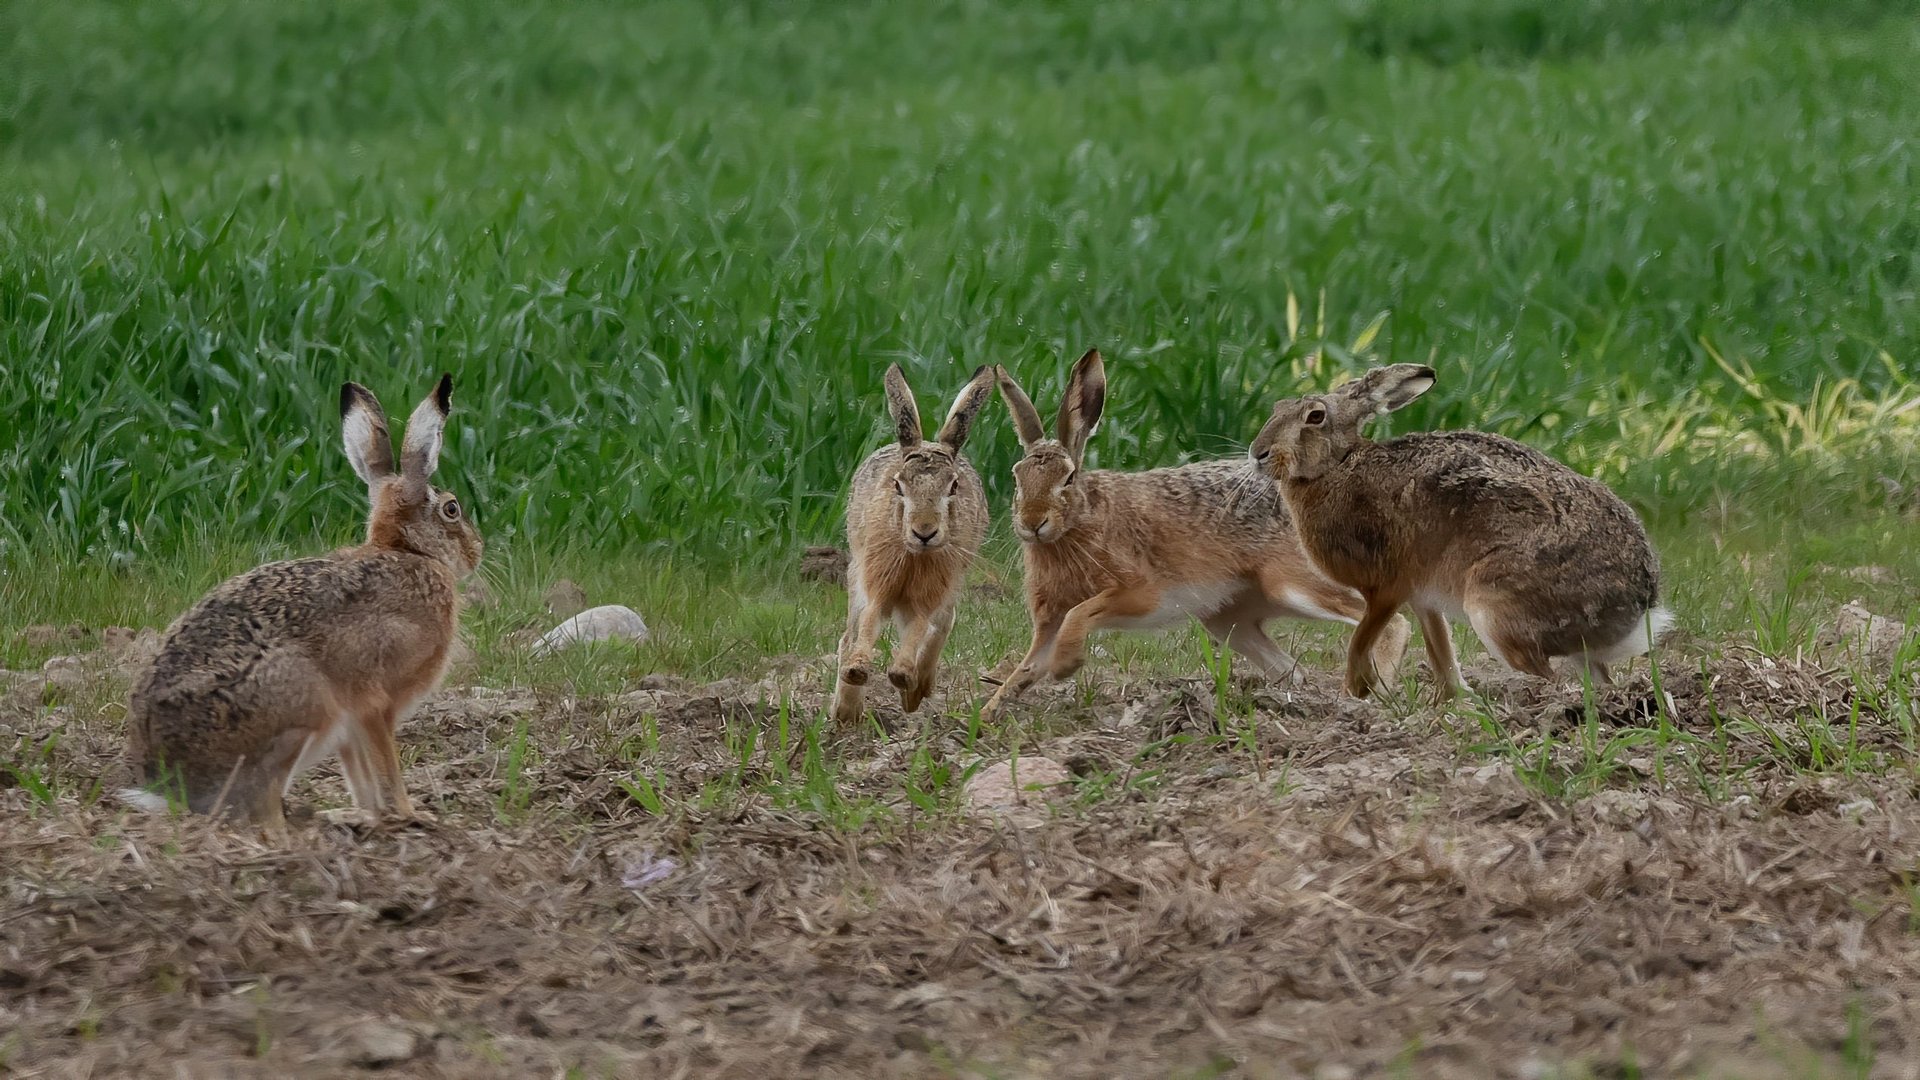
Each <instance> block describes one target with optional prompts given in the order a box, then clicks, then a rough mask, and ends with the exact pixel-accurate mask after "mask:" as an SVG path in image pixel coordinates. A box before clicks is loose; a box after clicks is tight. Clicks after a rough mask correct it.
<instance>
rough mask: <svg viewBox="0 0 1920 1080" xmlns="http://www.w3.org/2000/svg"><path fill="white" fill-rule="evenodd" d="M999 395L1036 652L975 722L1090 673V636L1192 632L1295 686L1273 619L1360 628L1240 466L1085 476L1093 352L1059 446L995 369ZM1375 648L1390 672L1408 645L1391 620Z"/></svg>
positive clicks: (1064, 414) (1345, 596)
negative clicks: (1186, 626)
mask: <svg viewBox="0 0 1920 1080" xmlns="http://www.w3.org/2000/svg"><path fill="white" fill-rule="evenodd" d="M999 375H1000V396H1001V398H1002V399H1003V400H1005V401H1006V403H1007V409H1008V411H1009V412H1011V413H1012V414H1013V426H1014V431H1015V432H1016V433H1017V434H1018V435H1019V436H1020V443H1021V445H1022V446H1023V447H1024V448H1025V449H1026V456H1025V457H1023V458H1021V460H1020V461H1019V463H1018V464H1016V465H1015V466H1014V467H1013V479H1014V486H1015V492H1014V516H1013V531H1014V533H1015V534H1017V535H1018V536H1019V537H1020V548H1021V552H1022V555H1023V556H1024V558H1025V561H1026V585H1027V609H1028V613H1029V614H1030V615H1031V616H1032V617H1033V644H1032V645H1031V646H1030V647H1029V648H1028V649H1027V655H1026V658H1025V659H1023V660H1021V661H1020V665H1019V666H1018V667H1017V668H1015V669H1014V671H1013V673H1012V674H1011V675H1010V676H1008V678H1007V679H1006V680H1005V681H1004V682H1003V683H1002V684H1001V686H1000V689H999V690H998V691H997V692H996V693H995V694H994V695H993V698H992V700H990V701H989V702H988V703H987V707H986V710H985V711H984V712H983V714H982V715H984V716H988V717H992V716H996V715H998V714H999V713H1000V712H1001V711H1002V710H1003V709H1004V708H1005V707H1006V705H1007V703H1008V701H1010V700H1011V699H1012V698H1013V697H1014V696H1015V695H1017V694H1019V693H1020V692H1021V691H1023V690H1025V689H1026V688H1027V687H1029V686H1031V685H1033V684H1034V683H1035V682H1037V681H1038V680H1039V679H1040V678H1041V677H1042V676H1043V675H1051V676H1053V677H1054V678H1060V679H1064V678H1067V677H1068V676H1071V675H1072V674H1073V673H1074V672H1075V671H1078V670H1079V669H1080V667H1081V665H1082V664H1084V663H1085V662H1086V648H1087V635H1089V634H1091V633H1093V632H1094V631H1095V630H1099V629H1102V628H1104V627H1115V628H1123V629H1143V628H1153V627H1162V626H1171V625H1176V624H1178V623H1180V622H1183V621H1185V620H1186V619H1188V618H1195V619H1198V620H1200V624H1201V626H1203V627H1205V628H1206V631H1207V633H1208V635H1209V636H1211V637H1212V638H1213V639H1214V640H1215V641H1219V642H1224V643H1225V644H1227V645H1228V646H1230V647H1231V648H1232V649H1233V650H1234V651H1235V652H1237V653H1240V654H1241V655H1243V656H1245V657H1247V658H1248V659H1249V660H1251V661H1253V662H1254V663H1255V664H1256V665H1258V666H1259V668H1260V669H1261V671H1262V672H1263V673H1264V674H1266V675H1267V677H1269V678H1275V679H1280V678H1286V679H1293V678H1297V677H1298V669H1297V666H1296V664H1295V661H1294V659H1293V657H1291V656H1289V655H1287V653H1286V652H1285V651H1283V650H1282V649H1281V648H1280V646H1278V645H1276V644H1274V641H1273V639H1272V638H1270V637H1268V636H1267V633H1266V631H1265V630H1264V629H1263V624H1264V623H1265V622H1266V621H1267V620H1269V619H1274V618H1294V619H1321V620H1331V621H1336V622H1344V623H1348V624H1353V623H1357V622H1359V621H1360V617H1361V616H1362V615H1364V614H1365V613H1366V606H1365V605H1364V604H1363V603H1362V602H1361V599H1360V594H1359V593H1357V592H1354V591H1353V590H1352V589H1350V588H1348V587H1346V586H1344V585H1338V584H1335V583H1334V582H1333V581H1331V580H1329V579H1328V578H1327V577H1326V575H1324V574H1322V573H1321V572H1320V571H1319V570H1317V569H1315V568H1314V566H1313V564H1312V563H1311V562H1310V561H1308V559H1307V557H1306V555H1305V554H1304V553H1303V552H1302V551H1301V550H1300V543H1299V541H1298V540H1297V539H1296V538H1295V536H1294V532H1293V523H1292V522H1291V521H1290V520H1289V519H1288V516H1287V507H1286V504H1285V503H1284V502H1283V501H1282V500H1281V498H1280V491H1279V488H1278V487H1277V486H1276V485H1275V484H1274V483H1273V481H1272V480H1270V479H1269V478H1268V477H1267V476H1266V474H1265V473H1263V472H1261V471H1260V470H1258V469H1256V468H1254V467H1252V466H1251V465H1250V464H1249V463H1248V462H1246V461H1244V460H1225V461H1202V462H1196V463H1194V464H1191V465H1181V466H1178V467H1176V468H1171V469H1154V470H1152V471H1149V472H1138V473H1128V472H1110V471H1107V470H1104V469H1083V468H1082V467H1081V460H1082V458H1083V457H1084V456H1085V454H1086V449H1087V440H1088V439H1089V438H1091V437H1092V435H1093V430H1094V427H1095V426H1096V425H1097V424H1099V422H1100V416H1101V413H1102V411H1103V410H1104V409H1105V407H1106V395H1107V375H1106V366H1105V364H1104V363H1103V362H1102V360H1101V359H1100V353H1099V351H1098V350H1094V351H1090V352H1088V353H1087V354H1086V355H1085V356H1082V357H1081V358H1080V361H1079V363H1077V364H1075V365H1074V367H1073V374H1072V376H1071V378H1070V379H1069V381H1068V383H1067V394H1066V400H1065V401H1064V402H1063V403H1062V404H1061V407H1060V418H1059V423H1058V425H1057V426H1056V428H1055V432H1056V436H1057V437H1056V438H1051V439H1050V438H1048V437H1047V433H1046V428H1045V427H1044V426H1043V425H1042V423H1041V420H1040V413H1039V412H1038V411H1037V410H1036V409H1035V408H1034V407H1033V402H1032V401H1031V400H1030V399H1029V398H1028V397H1027V395H1026V392H1025V391H1023V390H1021V389H1020V386H1019V384H1018V383H1016V382H1014V380H1013V377H1012V376H1011V375H1008V374H1007V373H1006V371H1005V370H1004V369H1003V370H1001V371H1000V373H999ZM1384 629H1385V630H1387V633H1386V634H1385V635H1384V636H1379V640H1378V648H1377V651H1376V656H1377V658H1378V660H1379V663H1380V665H1381V666H1382V667H1385V668H1387V669H1389V670H1391V669H1395V668H1397V667H1398V666H1399V663H1400V656H1401V653H1402V651H1403V650H1404V649H1405V648H1406V644H1407V637H1408V636H1409V635H1410V633H1411V629H1410V628H1409V627H1408V625H1407V623H1406V620H1404V619H1401V620H1397V621H1396V622H1395V624H1394V625H1392V626H1388V627H1385V628H1384Z"/></svg>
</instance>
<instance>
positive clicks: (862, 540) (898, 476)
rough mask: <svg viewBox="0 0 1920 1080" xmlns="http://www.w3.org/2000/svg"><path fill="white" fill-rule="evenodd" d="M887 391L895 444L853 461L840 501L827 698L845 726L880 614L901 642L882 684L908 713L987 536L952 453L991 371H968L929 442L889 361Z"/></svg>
mask: <svg viewBox="0 0 1920 1080" xmlns="http://www.w3.org/2000/svg"><path fill="white" fill-rule="evenodd" d="M886 391H887V409H888V412H889V413H890V414H891V416H892V417H893V422H894V431H895V440H896V441H895V442H894V443H893V444H892V445H889V446H883V447H881V448H880V449H878V450H876V451H874V452H873V453H872V454H871V455H869V456H868V458H867V459H866V460H865V461H864V462H862V463H861V464H860V468H859V469H857V470H856V471H855V472H854V474H853V491H852V493H851V494H850V495H849V497H848V499H847V549H848V562H847V631H846V633H845V634H844V635H843V636H842V637H841V638H840V668H839V675H838V678H837V680H836V685H835V688H834V697H833V715H834V717H835V719H837V720H840V721H842V722H846V723H851V722H853V721H856V720H858V719H859V718H860V716H861V714H862V712H864V710H865V708H866V685H867V683H868V681H869V680H870V679H871V678H872V670H873V648H874V643H875V641H876V640H877V639H878V638H879V635H880V624H881V622H882V620H885V619H888V618H891V619H892V620H893V622H894V625H895V626H896V627H897V628H898V630H899V634H900V639H899V642H898V643H897V644H896V646H895V647H894V650H893V662H892V663H891V664H890V665H889V666H888V668H887V679H888V681H889V682H891V683H893V685H894V686H895V687H896V688H897V689H898V690H899V691H900V704H901V707H902V708H904V709H906V710H907V711H908V712H912V711H914V710H915V709H918V708H919V707H920V704H921V703H922V702H923V701H925V700H926V698H927V695H928V694H929V693H931V692H932V690H933V685H934V675H935V673H936V670H937V668H938V665H939V662H940V650H941V649H942V648H944V647H945V646H946V643H947V635H948V634H949V633H951V632H952V630H953V620H954V615H955V612H956V610H957V608H958V606H959V600H960V586H961V583H962V582H963V581H964V580H965V577H966V572H967V567H968V566H970V565H971V564H972V563H973V560H974V557H975V556H976V555H978V554H979V552H980V544H981V542H982V541H984V540H985V539H986V536H987V496H986V492H985V490H984V489H982V488H981V486H980V476H979V474H977V473H975V472H974V471H973V466H972V465H969V464H968V463H967V459H966V458H964V457H962V456H961V455H960V449H961V447H962V446H964V445H965V444H966V441H967V433H968V432H969V431H970V430H972V427H973V422H974V419H975V417H977V416H978V415H979V414H980V409H981V408H982V407H983V406H985V405H986V403H987V398H988V397H990V396H991V395H992V393H993V372H992V369H991V368H987V367H981V368H979V369H977V370H975V371H974V373H973V378H971V379H970V380H968V382H967V385H966V386H965V387H963V388H962V389H961V391H960V396H959V398H958V399H957V400H955V401H954V403H953V408H952V409H951V410H950V411H949V412H948V413H947V419H946V422H945V423H944V424H942V425H941V428H940V433H939V434H938V435H936V436H935V437H934V439H933V440H932V441H931V442H928V441H924V440H923V439H922V436H921V427H920V410H919V407H918V406H917V405H916V404H915V403H914V400H913V391H912V390H910V389H908V387H907V380H906V376H905V375H903V374H902V373H901V371H900V366H899V365H898V364H895V365H893V366H891V367H889V368H888V369H887V375H886Z"/></svg>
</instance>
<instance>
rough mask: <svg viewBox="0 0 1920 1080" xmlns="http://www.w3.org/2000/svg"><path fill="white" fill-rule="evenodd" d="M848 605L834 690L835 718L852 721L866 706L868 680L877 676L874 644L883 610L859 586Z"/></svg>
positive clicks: (848, 722)
mask: <svg viewBox="0 0 1920 1080" xmlns="http://www.w3.org/2000/svg"><path fill="white" fill-rule="evenodd" d="M849 596H850V597H851V599H850V600H849V601H848V604H847V632H846V634H845V635H844V636H842V637H841V638H840V671H839V674H838V676H837V678H836V680H835V682H836V685H835V687H834V691H833V718H834V719H835V720H838V721H840V722H841V723H846V724H851V723H854V722H856V721H858V720H859V719H860V714H861V713H862V712H864V711H865V709H866V685H867V680H868V679H870V678H872V677H873V643H874V640H875V639H876V638H878V637H879V636H880V619H881V611H880V606H879V605H878V604H871V603H868V602H867V601H866V598H865V597H863V596H862V595H861V594H860V591H859V590H858V589H857V588H856V589H854V590H852V591H850V593H849Z"/></svg>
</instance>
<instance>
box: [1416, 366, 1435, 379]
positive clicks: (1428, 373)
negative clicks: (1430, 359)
mask: <svg viewBox="0 0 1920 1080" xmlns="http://www.w3.org/2000/svg"><path fill="white" fill-rule="evenodd" d="M1416 374H1418V375H1419V376H1420V378H1423V379H1431V378H1433V377H1434V370H1433V369H1432V368H1430V367H1428V366H1427V365H1425V364H1421V365H1420V370H1419V371H1418V372H1417V373H1416Z"/></svg>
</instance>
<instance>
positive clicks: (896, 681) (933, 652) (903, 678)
mask: <svg viewBox="0 0 1920 1080" xmlns="http://www.w3.org/2000/svg"><path fill="white" fill-rule="evenodd" d="M958 608H959V605H958V604H955V603H949V604H947V605H946V606H945V607H942V608H940V609H939V610H938V611H935V612H934V613H933V615H932V616H930V617H929V618H928V619H927V620H926V621H925V622H924V623H922V624H921V625H920V628H919V629H920V632H919V633H918V634H916V635H914V639H908V640H902V641H901V643H900V648H899V649H897V650H895V652H894V658H893V667H892V669H891V670H889V671H888V672H887V678H888V679H890V680H892V682H893V685H894V686H896V687H898V688H899V689H900V707H901V708H902V709H905V710H906V711H907V712H913V711H914V710H915V709H918V708H919V707H920V705H921V703H922V702H924V701H926V700H927V695H928V694H931V693H933V678H934V674H935V673H936V672H937V671H938V670H939V666H940V650H942V649H944V648H946V645H947V635H948V634H951V633H952V632H953V620H954V616H955V615H956V614H957V613H958Z"/></svg>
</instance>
